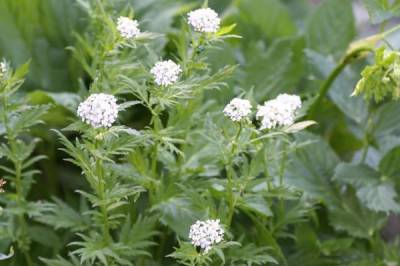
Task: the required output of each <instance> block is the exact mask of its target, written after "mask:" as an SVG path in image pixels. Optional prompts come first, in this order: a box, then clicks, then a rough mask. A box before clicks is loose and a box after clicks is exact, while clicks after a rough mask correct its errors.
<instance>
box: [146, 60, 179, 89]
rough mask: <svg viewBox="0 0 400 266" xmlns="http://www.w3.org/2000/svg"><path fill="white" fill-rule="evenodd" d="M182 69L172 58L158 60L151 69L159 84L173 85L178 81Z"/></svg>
mask: <svg viewBox="0 0 400 266" xmlns="http://www.w3.org/2000/svg"><path fill="white" fill-rule="evenodd" d="M181 72H182V69H181V67H180V66H179V65H177V64H175V62H173V61H172V60H167V61H161V62H157V63H156V64H155V65H154V67H153V68H152V69H151V70H150V73H151V74H153V76H154V80H155V82H156V83H157V85H159V86H168V85H172V84H174V83H175V82H177V81H178V78H179V74H180V73H181Z"/></svg>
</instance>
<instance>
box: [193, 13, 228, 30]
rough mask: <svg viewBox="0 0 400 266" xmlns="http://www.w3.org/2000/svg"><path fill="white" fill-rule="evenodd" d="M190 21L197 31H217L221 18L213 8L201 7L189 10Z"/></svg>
mask: <svg viewBox="0 0 400 266" xmlns="http://www.w3.org/2000/svg"><path fill="white" fill-rule="evenodd" d="M188 22H189V24H190V25H191V26H192V27H193V28H194V30H195V31H198V32H206V33H215V32H217V31H218V29H219V24H220V23H221V19H220V18H219V17H218V14H217V13H216V12H215V11H214V10H212V9H211V8H200V9H197V10H194V11H191V12H189V14H188Z"/></svg>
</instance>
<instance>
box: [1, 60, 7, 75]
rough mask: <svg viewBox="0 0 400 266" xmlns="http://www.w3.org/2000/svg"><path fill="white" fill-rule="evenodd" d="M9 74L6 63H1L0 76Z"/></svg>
mask: <svg viewBox="0 0 400 266" xmlns="http://www.w3.org/2000/svg"><path fill="white" fill-rule="evenodd" d="M6 72H7V65H6V63H4V62H0V75H1V74H4V73H6Z"/></svg>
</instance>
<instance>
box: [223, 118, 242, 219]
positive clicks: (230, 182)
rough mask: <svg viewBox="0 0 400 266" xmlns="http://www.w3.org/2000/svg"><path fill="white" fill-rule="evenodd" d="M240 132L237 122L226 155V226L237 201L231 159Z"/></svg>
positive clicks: (240, 128) (233, 156)
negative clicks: (227, 204) (227, 199)
mask: <svg viewBox="0 0 400 266" xmlns="http://www.w3.org/2000/svg"><path fill="white" fill-rule="evenodd" d="M241 132H242V124H239V128H238V131H237V133H236V135H235V137H234V138H233V140H232V149H231V152H230V154H229V155H228V156H229V159H228V163H227V165H226V174H227V179H228V197H229V211H228V219H227V226H230V225H231V222H232V217H233V213H234V212H235V205H236V201H237V199H236V197H235V195H234V193H233V176H234V170H233V159H234V158H235V153H236V145H237V141H238V140H239V137H240V133H241Z"/></svg>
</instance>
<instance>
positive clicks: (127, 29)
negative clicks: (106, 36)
mask: <svg viewBox="0 0 400 266" xmlns="http://www.w3.org/2000/svg"><path fill="white" fill-rule="evenodd" d="M138 26H139V23H138V22H137V20H132V19H130V18H128V17H119V18H118V21H117V30H118V31H119V34H121V36H122V37H124V38H126V39H130V38H133V37H135V36H137V35H138V34H139V33H140V29H139V28H138Z"/></svg>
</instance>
